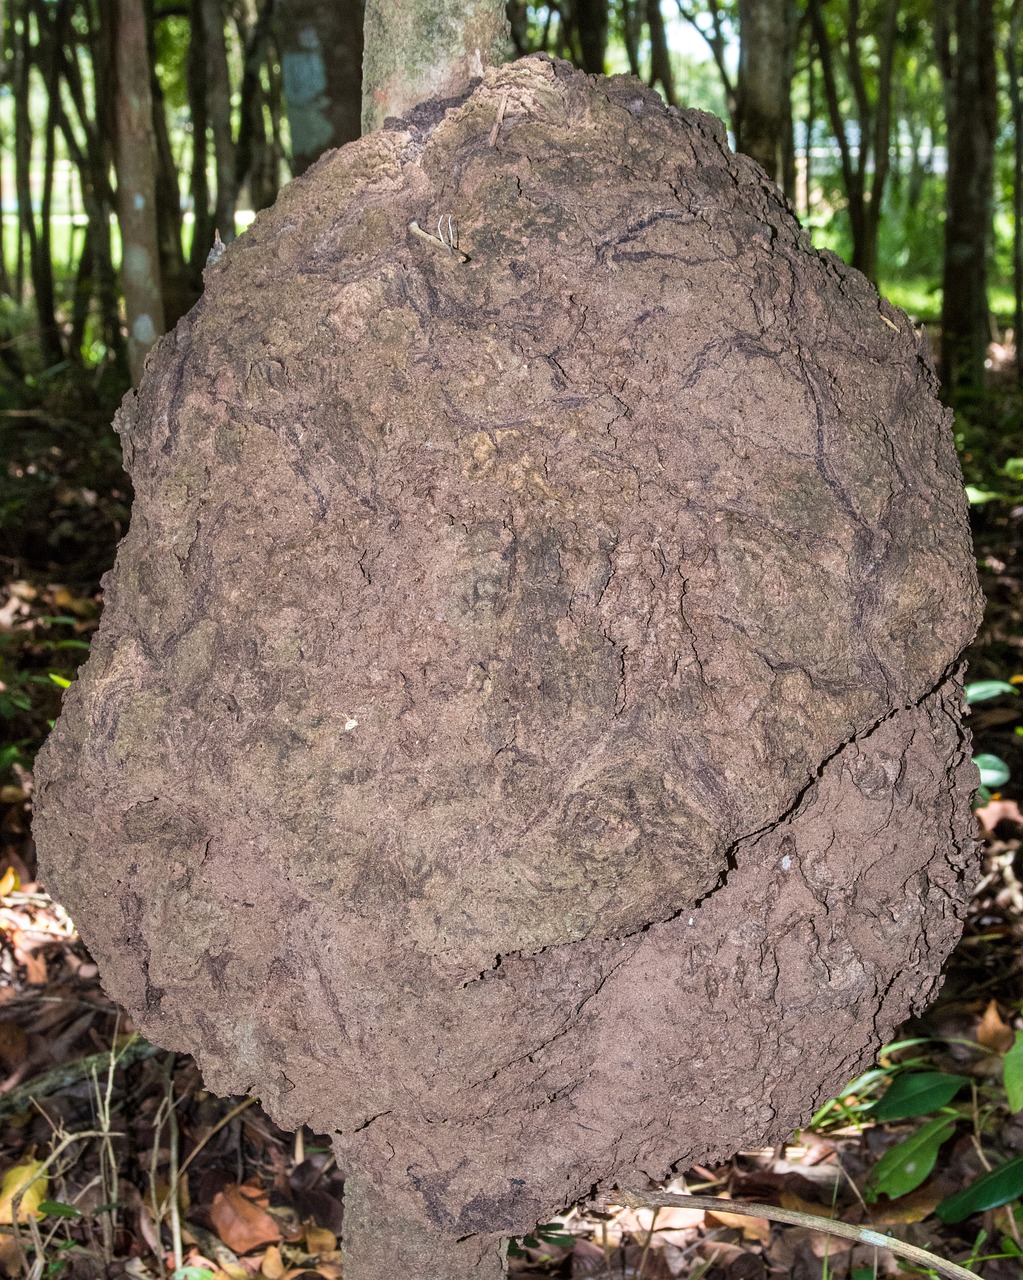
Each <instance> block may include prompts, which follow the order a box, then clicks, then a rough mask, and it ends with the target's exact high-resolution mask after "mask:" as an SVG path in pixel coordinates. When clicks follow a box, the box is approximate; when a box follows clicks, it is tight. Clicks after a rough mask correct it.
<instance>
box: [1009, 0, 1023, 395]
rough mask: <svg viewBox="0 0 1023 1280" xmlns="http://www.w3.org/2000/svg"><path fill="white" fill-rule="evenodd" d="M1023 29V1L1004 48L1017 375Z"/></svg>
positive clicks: (1020, 364) (1022, 310)
mask: <svg viewBox="0 0 1023 1280" xmlns="http://www.w3.org/2000/svg"><path fill="white" fill-rule="evenodd" d="M1021 29H1023V0H1013V5H1012V10H1011V13H1010V15H1009V34H1008V39H1007V41H1006V45H1005V73H1006V76H1007V78H1008V81H1009V104H1010V107H1011V110H1012V294H1013V308H1012V331H1013V339H1014V341H1015V344H1016V372H1017V373H1020V372H1023V85H1021V83H1020V63H1019V43H1020V33H1021Z"/></svg>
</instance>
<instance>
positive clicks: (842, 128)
mask: <svg viewBox="0 0 1023 1280" xmlns="http://www.w3.org/2000/svg"><path fill="white" fill-rule="evenodd" d="M809 14H810V23H811V29H812V32H813V40H814V43H815V45H816V46H817V53H818V57H819V58H820V64H821V81H822V84H823V89H824V102H825V105H826V107H827V111H828V119H829V121H830V123H831V129H832V132H833V133H834V135H835V139H836V141H837V142H838V152H839V157H840V159H841V166H842V185H843V186H844V188H845V196H846V200H847V201H848V215H849V225H850V229H851V232H852V265H853V266H854V267H856V268H857V269H858V270H860V271H862V272H863V274H864V275H865V276H867V278H868V279H870V280H874V281H876V279H877V238H878V230H879V227H880V222H881V202H882V200H883V198H884V189H885V183H886V181H887V178H888V168H889V150H890V147H891V96H892V74H893V68H894V61H895V34H896V20H897V17H898V0H885V6H884V9H883V10H882V15H881V26H880V29H879V31H877V33H876V35H875V41H876V46H877V56H878V70H877V84H876V90H875V93H874V97H873V99H871V95H870V92H869V90H868V88H867V81H866V76H865V74H864V66H865V60H864V56H863V47H862V44H861V40H862V36H863V31H862V28H861V22H860V4H859V0H848V22H847V23H846V24H844V26H845V33H846V34H845V43H846V54H847V56H846V66H847V68H848V74H849V82H850V85H851V87H852V91H853V97H854V99H855V102H856V122H855V123H856V130H857V133H858V135H859V145H858V146H857V147H856V148H855V150H854V147H853V144H852V142H851V141H850V137H849V133H848V130H847V121H846V117H845V114H844V112H843V110H842V101H841V95H840V92H839V88H838V80H837V77H836V72H835V50H834V45H833V42H832V36H831V33H830V32H829V30H828V25H827V22H826V21H825V17H824V7H823V0H809ZM868 176H869V178H870V185H869V187H868Z"/></svg>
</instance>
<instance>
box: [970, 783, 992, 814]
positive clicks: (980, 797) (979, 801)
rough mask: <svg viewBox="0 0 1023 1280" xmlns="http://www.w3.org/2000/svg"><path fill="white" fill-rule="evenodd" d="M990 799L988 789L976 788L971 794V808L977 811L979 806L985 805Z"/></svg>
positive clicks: (989, 790)
mask: <svg viewBox="0 0 1023 1280" xmlns="http://www.w3.org/2000/svg"><path fill="white" fill-rule="evenodd" d="M990 799H991V789H990V787H978V788H977V790H976V791H975V792H974V793H973V807H974V808H975V809H979V808H980V806H981V805H983V804H987V802H988V801H989V800H990Z"/></svg>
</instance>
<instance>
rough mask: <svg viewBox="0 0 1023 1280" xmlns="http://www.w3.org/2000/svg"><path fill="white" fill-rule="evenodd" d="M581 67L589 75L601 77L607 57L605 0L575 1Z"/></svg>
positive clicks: (606, 10) (606, 9) (606, 6)
mask: <svg viewBox="0 0 1023 1280" xmlns="http://www.w3.org/2000/svg"><path fill="white" fill-rule="evenodd" d="M575 20H576V24H577V25H578V28H579V52H580V55H581V59H580V62H581V65H582V69H583V70H584V71H588V72H589V73H590V75H603V74H604V71H605V69H606V68H605V62H604V60H605V58H606V56H607V21H608V5H607V0H576V3H575Z"/></svg>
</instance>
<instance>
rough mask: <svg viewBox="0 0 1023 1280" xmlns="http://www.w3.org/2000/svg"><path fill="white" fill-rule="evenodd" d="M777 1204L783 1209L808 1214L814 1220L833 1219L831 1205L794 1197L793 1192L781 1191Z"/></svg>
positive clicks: (833, 1212)
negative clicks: (811, 1215)
mask: <svg viewBox="0 0 1023 1280" xmlns="http://www.w3.org/2000/svg"><path fill="white" fill-rule="evenodd" d="M778 1203H779V1204H780V1205H781V1207H782V1208H783V1209H792V1210H794V1211H795V1212H796V1213H810V1214H813V1216H814V1217H815V1218H833V1217H834V1216H835V1210H834V1209H833V1208H832V1207H831V1205H827V1204H820V1203H818V1201H816V1200H804V1199H803V1197H802V1196H798V1195H796V1193H795V1192H794V1191H782V1193H781V1195H779V1197H778Z"/></svg>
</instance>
